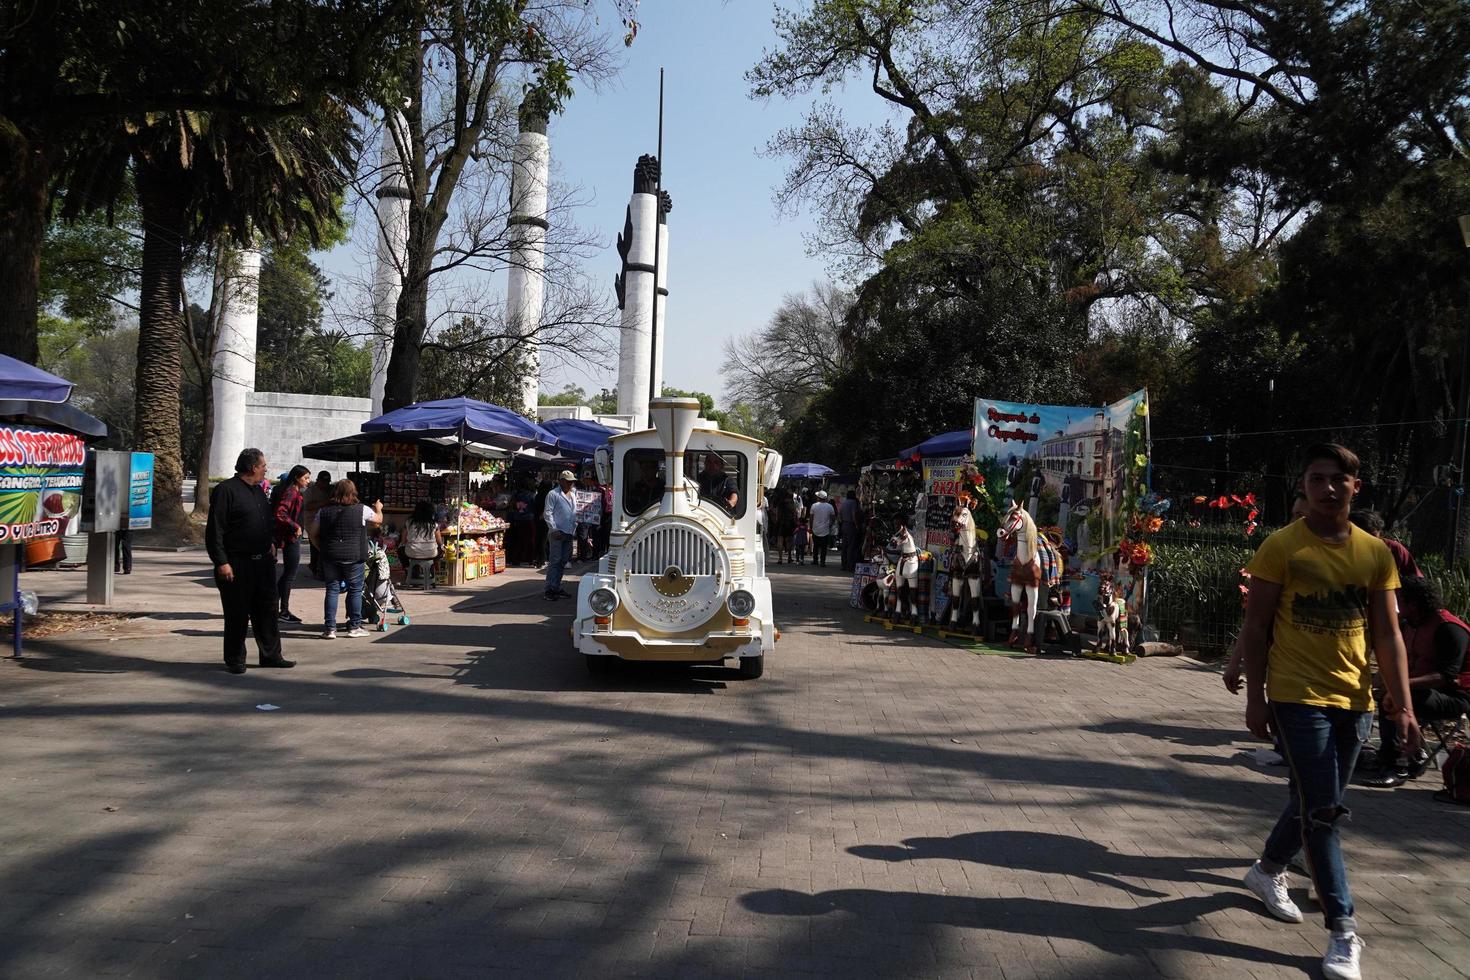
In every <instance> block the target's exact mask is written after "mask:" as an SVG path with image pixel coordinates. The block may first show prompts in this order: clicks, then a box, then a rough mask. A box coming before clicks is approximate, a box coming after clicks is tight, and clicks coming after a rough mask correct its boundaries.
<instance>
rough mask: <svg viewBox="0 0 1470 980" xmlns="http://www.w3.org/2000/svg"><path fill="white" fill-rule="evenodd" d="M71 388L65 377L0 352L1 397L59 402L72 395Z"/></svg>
mask: <svg viewBox="0 0 1470 980" xmlns="http://www.w3.org/2000/svg"><path fill="white" fill-rule="evenodd" d="M71 388H72V384H71V382H70V381H67V380H66V379H64V378H58V377H57V376H56V375H54V374H51V373H49V372H47V371H42V370H41V369H40V368H38V367H36V366H35V365H34V364H27V363H26V362H25V361H17V360H16V359H15V358H13V357H8V356H7V355H5V354H0V399H15V400H18V401H31V402H56V403H58V404H59V403H61V402H64V401H66V400H67V399H68V398H70V397H71Z"/></svg>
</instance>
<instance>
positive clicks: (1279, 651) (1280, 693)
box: [1246, 521, 1399, 711]
mask: <svg viewBox="0 0 1470 980" xmlns="http://www.w3.org/2000/svg"><path fill="white" fill-rule="evenodd" d="M1246 570H1247V571H1248V572H1250V574H1251V576H1252V577H1253V578H1259V579H1262V580H1264V581H1267V582H1275V583H1277V584H1278V585H1280V586H1281V599H1280V601H1279V602H1278V603H1277V606H1276V617H1275V623H1274V625H1273V628H1272V633H1271V652H1270V654H1269V656H1268V659H1267V666H1266V696H1267V697H1269V698H1270V699H1271V700H1272V701H1281V702H1292V703H1295V704H1309V705H1315V706H1318V707H1323V708H1347V709H1350V710H1353V711H1371V710H1372V708H1373V693H1372V678H1371V676H1370V674H1369V670H1368V598H1369V595H1370V594H1371V593H1373V592H1375V591H1381V590H1388V589H1397V588H1398V587H1399V576H1398V569H1397V568H1396V567H1395V566H1394V563H1393V555H1392V554H1391V553H1390V552H1389V550H1388V546H1387V545H1385V544H1384V543H1383V542H1382V541H1380V540H1379V539H1377V538H1375V537H1374V536H1373V535H1371V534H1369V533H1367V532H1366V531H1363V530H1361V529H1359V528H1358V527H1356V526H1353V527H1352V530H1351V533H1350V534H1349V537H1348V539H1347V540H1346V541H1344V542H1342V543H1341V544H1332V543H1329V542H1327V541H1323V540H1322V539H1321V538H1319V537H1317V536H1316V535H1315V534H1313V533H1312V531H1311V529H1310V528H1308V527H1307V522H1306V521H1293V522H1292V523H1291V524H1289V525H1287V526H1286V527H1284V528H1282V529H1281V530H1279V531H1277V532H1275V533H1274V534H1272V535H1271V536H1270V537H1268V538H1267V539H1266V540H1265V541H1263V542H1261V547H1260V549H1259V550H1258V551H1257V552H1256V555H1255V557H1254V558H1253V559H1251V563H1250V565H1249V566H1247V568H1246Z"/></svg>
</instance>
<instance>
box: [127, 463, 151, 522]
mask: <svg viewBox="0 0 1470 980" xmlns="http://www.w3.org/2000/svg"><path fill="white" fill-rule="evenodd" d="M129 474H130V475H129V478H128V530H130V531H137V530H139V529H141V528H150V527H152V526H153V454H152V453H133V454H132V466H131V468H130V470H129Z"/></svg>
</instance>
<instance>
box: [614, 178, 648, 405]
mask: <svg viewBox="0 0 1470 980" xmlns="http://www.w3.org/2000/svg"><path fill="white" fill-rule="evenodd" d="M656 205H657V201H656V200H655V198H654V196H653V195H652V194H634V195H633V200H632V202H631V203H630V204H629V205H628V215H629V222H630V223H631V226H632V228H633V237H632V240H631V242H629V247H628V255H627V259H626V261H625V262H624V263H623V269H624V272H623V318H622V339H621V344H620V345H619V351H618V414H619V415H631V416H633V428H634V429H635V430H637V429H643V428H647V426H648V399H649V397H650V395H649V377H648V367H649V361H650V358H651V357H652V355H653V350H652V347H653V333H652V330H653V229H654V222H655V220H657V212H656Z"/></svg>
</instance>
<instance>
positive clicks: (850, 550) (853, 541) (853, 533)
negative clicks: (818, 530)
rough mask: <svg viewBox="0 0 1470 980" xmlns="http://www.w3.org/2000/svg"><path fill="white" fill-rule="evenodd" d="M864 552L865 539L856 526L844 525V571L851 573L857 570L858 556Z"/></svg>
mask: <svg viewBox="0 0 1470 980" xmlns="http://www.w3.org/2000/svg"><path fill="white" fill-rule="evenodd" d="M862 550H863V537H862V535H861V534H859V533H858V529H857V525H856V524H844V525H842V570H843V571H844V572H850V571H853V570H854V569H856V568H857V563H858V556H859V555H860V554H861V553H862Z"/></svg>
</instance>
